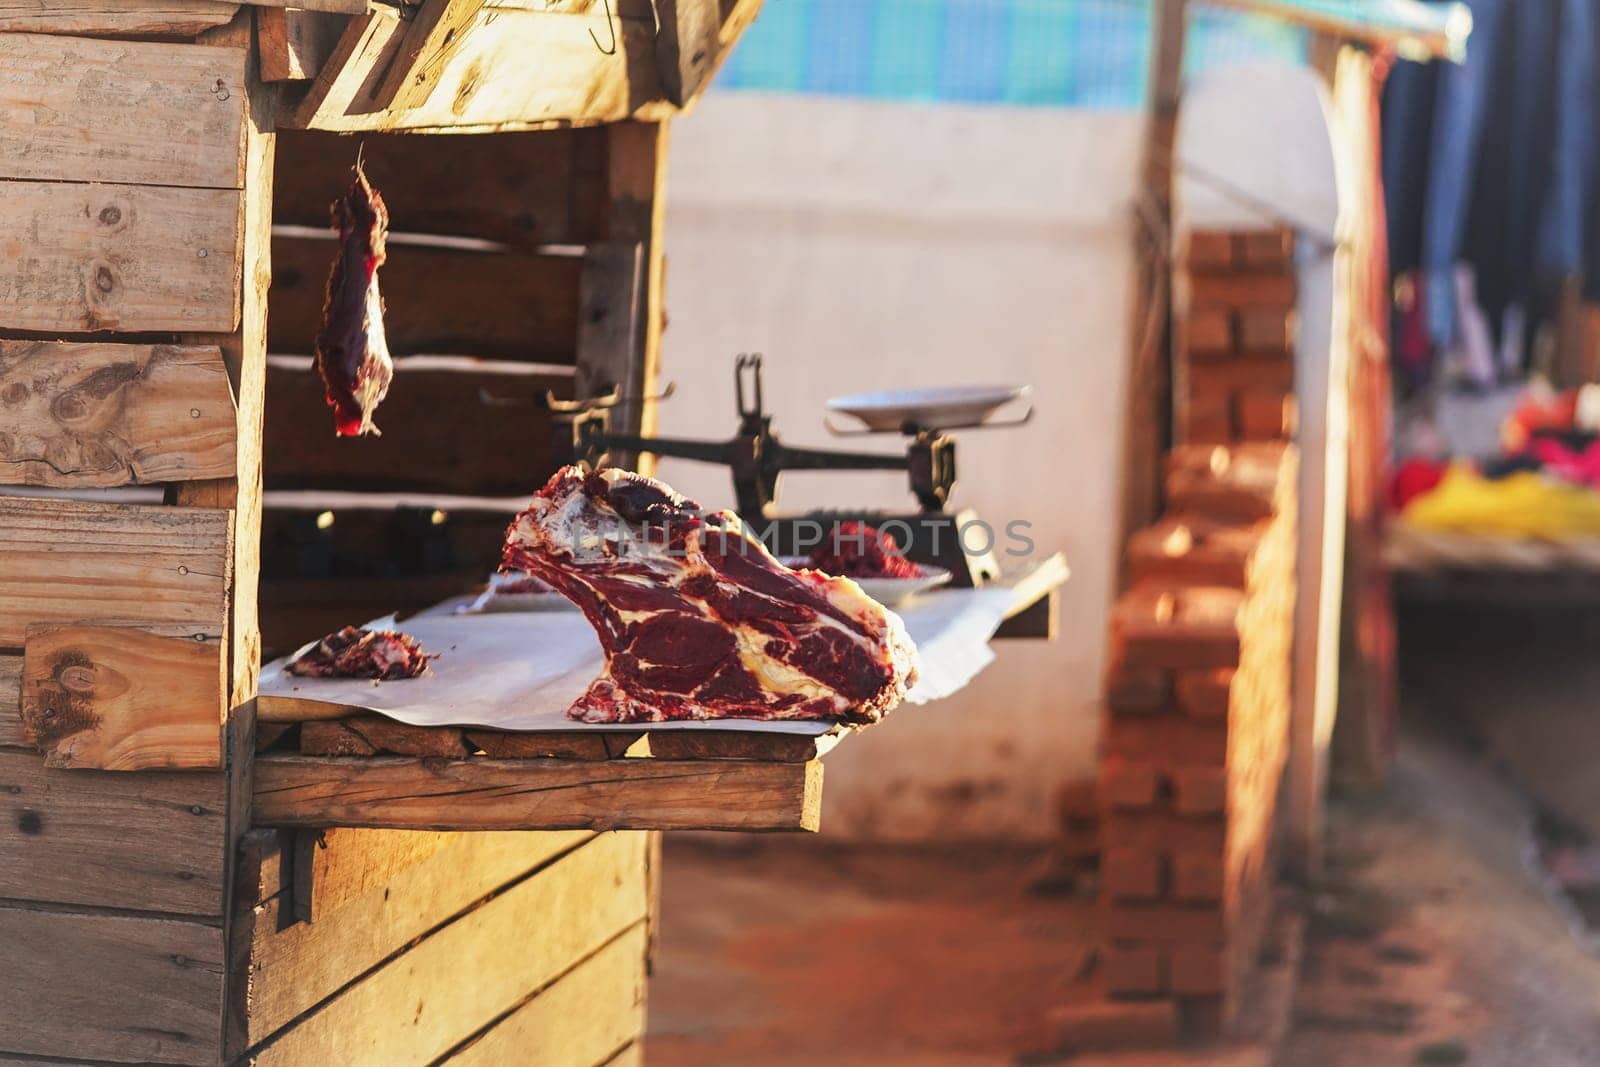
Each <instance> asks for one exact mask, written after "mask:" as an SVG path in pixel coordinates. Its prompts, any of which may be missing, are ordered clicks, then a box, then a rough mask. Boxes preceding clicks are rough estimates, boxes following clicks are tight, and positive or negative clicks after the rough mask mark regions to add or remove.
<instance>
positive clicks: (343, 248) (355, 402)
mask: <svg viewBox="0 0 1600 1067" xmlns="http://www.w3.org/2000/svg"><path fill="white" fill-rule="evenodd" d="M332 212H333V228H334V229H335V230H337V231H338V233H339V255H338V258H336V259H335V260H334V261H333V269H332V271H330V272H329V274H328V295H327V299H326V300H325V301H324V303H323V306H322V326H321V328H320V329H318V330H317V371H318V373H320V374H321V375H322V384H323V386H324V387H325V388H326V389H327V392H328V406H329V407H331V408H333V418H334V432H335V433H337V434H338V435H339V436H340V437H355V436H358V435H360V434H367V433H370V434H377V433H378V428H377V427H376V426H374V425H373V424H372V413H373V411H374V410H376V408H377V406H378V404H379V402H380V401H382V400H383V398H384V396H385V394H387V393H388V392H389V382H390V380H391V379H393V378H394V362H393V361H392V360H391V359H390V358H389V341H388V338H387V337H386V336H385V335H384V332H383V297H382V295H380V294H379V292H378V268H379V267H381V266H383V261H384V259H385V258H386V257H387V251H386V248H385V245H386V242H387V241H388V237H389V210H388V208H386V207H384V204H383V197H381V196H379V195H378V191H377V190H376V189H374V188H373V187H372V186H371V185H370V184H368V182H367V175H366V172H364V171H363V170H362V169H361V164H360V163H359V162H357V163H356V168H355V178H354V180H352V181H351V183H350V188H349V190H348V191H346V193H345V194H344V195H343V196H341V197H340V198H339V199H338V200H335V201H334V202H333V208H332Z"/></svg>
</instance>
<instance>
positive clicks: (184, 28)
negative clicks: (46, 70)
mask: <svg viewBox="0 0 1600 1067" xmlns="http://www.w3.org/2000/svg"><path fill="white" fill-rule="evenodd" d="M238 7H239V5H238V4H236V3H232V2H223V0H48V2H41V0H0V32H4V33H60V34H67V35H69V36H74V37H94V36H96V35H99V34H115V35H118V36H127V37H135V36H138V37H144V36H150V37H193V36H195V35H196V34H198V33H201V32H203V31H205V30H208V29H211V28H212V27H213V26H221V25H223V24H225V23H226V22H227V21H228V20H229V19H231V18H233V13H234V12H235V11H237V10H238Z"/></svg>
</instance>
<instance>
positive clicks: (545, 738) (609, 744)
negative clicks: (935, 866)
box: [267, 697, 838, 763]
mask: <svg viewBox="0 0 1600 1067" xmlns="http://www.w3.org/2000/svg"><path fill="white" fill-rule="evenodd" d="M301 706H302V707H304V708H305V709H307V710H313V709H318V708H325V707H326V705H316V704H313V703H310V702H306V703H305V704H303V705H301ZM267 709H268V711H267V713H268V714H269V715H272V716H273V717H274V718H277V717H279V716H283V715H287V714H292V711H293V709H291V708H289V707H285V706H280V705H279V704H278V703H277V698H275V697H273V698H267ZM837 741H838V736H837V735H835V734H823V735H821V736H820V737H806V736H802V735H799V734H780V733H765V732H759V733H758V732H755V731H739V730H651V731H640V730H617V731H592V730H591V731H582V732H575V733H546V732H542V731H541V732H533V733H517V732H514V731H503V730H487V729H473V728H471V727H458V726H412V725H410V724H408V723H403V722H398V721H396V720H394V719H390V718H387V717H385V716H382V715H356V716H352V717H350V718H340V719H324V720H313V721H309V722H305V723H303V724H302V727H301V730H300V754H301V755H303V756H442V757H447V758H452V759H455V758H460V757H462V756H470V755H472V754H473V753H475V752H482V753H483V754H484V755H485V756H490V757H493V758H495V759H578V760H605V759H622V758H624V757H633V758H654V759H668V760H755V761H760V762H767V763H806V762H808V761H810V760H813V759H817V758H818V757H820V756H822V755H824V754H825V753H827V752H828V751H830V750H831V749H832V748H833V746H834V745H835V744H836V743H837Z"/></svg>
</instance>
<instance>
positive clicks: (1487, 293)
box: [1465, 0, 1565, 371]
mask: <svg viewBox="0 0 1600 1067" xmlns="http://www.w3.org/2000/svg"><path fill="white" fill-rule="evenodd" d="M1564 2H1565V0H1517V2H1515V3H1513V4H1512V5H1511V6H1510V7H1509V8H1507V10H1506V14H1505V24H1504V28H1503V31H1502V33H1501V35H1500V37H1501V42H1500V49H1499V56H1498V60H1497V63H1496V67H1495V70H1494V73H1493V76H1492V77H1493V90H1492V91H1491V92H1490V94H1489V100H1488V102H1487V103H1486V105H1485V115H1484V122H1483V134H1482V138H1483V140H1482V143H1481V145H1480V146H1479V150H1478V167H1477V171H1476V173H1475V175H1474V178H1473V194H1472V215H1471V220H1470V221H1469V222H1468V224H1467V246H1466V250H1465V256H1466V258H1467V259H1468V260H1469V261H1470V262H1471V263H1472V265H1473V267H1474V268H1475V270H1476V272H1477V276H1478V303H1479V304H1480V305H1481V306H1482V308H1483V310H1484V313H1485V314H1486V315H1487V316H1488V318H1489V321H1490V323H1491V324H1493V325H1494V326H1495V327H1496V333H1498V334H1500V335H1501V337H1502V338H1503V337H1504V333H1505V332H1506V331H1507V330H1517V331H1518V332H1519V333H1520V332H1521V331H1520V330H1519V328H1518V326H1517V323H1518V322H1519V321H1521V322H1525V321H1526V314H1525V313H1519V314H1512V315H1510V316H1507V311H1508V309H1512V308H1522V309H1523V312H1526V310H1527V309H1528V308H1529V305H1530V303H1531V301H1532V298H1533V296H1534V292H1535V290H1534V284H1535V281H1536V279H1535V277H1534V248H1535V245H1536V243H1537V239H1538V234H1539V225H1540V221H1541V218H1542V212H1541V210H1540V209H1541V207H1542V206H1543V203H1544V198H1545V194H1546V192H1547V191H1548V189H1549V186H1550V171H1551V157H1552V155H1553V154H1554V147H1553V143H1554V140H1555V122H1556V120H1555V113H1556V80H1557V79H1556V72H1557V69H1558V64H1557V62H1556V56H1557V51H1558V44H1557V40H1558V36H1557V31H1558V28H1559V25H1560V19H1559V18H1558V17H1557V16H1558V13H1559V11H1560V8H1561V5H1562V4H1563V3H1564ZM1502 343H1503V341H1502ZM1516 347H1520V346H1513V348H1516ZM1505 369H1506V370H1508V371H1509V370H1513V369H1516V368H1505Z"/></svg>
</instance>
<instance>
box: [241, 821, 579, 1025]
mask: <svg viewBox="0 0 1600 1067" xmlns="http://www.w3.org/2000/svg"><path fill="white" fill-rule="evenodd" d="M439 836H441V837H442V839H443V844H442V845H441V846H440V847H439V848H438V849H437V850H436V851H435V852H433V853H432V854H431V855H429V856H427V857H426V858H422V859H419V860H418V861H417V862H415V863H413V864H411V865H410V866H397V865H396V864H395V863H394V860H395V858H396V856H397V855H398V856H403V857H409V856H412V855H414V852H415V848H414V843H408V842H407V839H405V838H397V837H396V835H394V834H392V833H391V832H389V831H376V830H338V831H330V832H329V833H328V835H327V845H328V852H329V853H330V854H335V853H337V854H339V855H338V856H337V857H335V858H333V859H331V860H330V861H329V863H330V870H334V869H336V870H340V871H342V872H343V873H342V874H341V875H340V876H339V877H337V878H333V877H331V876H330V877H326V878H324V879H322V880H319V881H318V882H317V883H316V884H315V885H314V886H313V889H312V894H313V896H312V899H313V905H312V906H313V907H316V904H315V900H316V897H317V895H318V894H325V895H327V896H328V897H330V898H337V897H341V896H347V895H348V894H349V893H350V892H353V890H354V888H355V886H356V885H357V884H358V883H359V882H361V881H363V880H367V879H368V874H363V873H362V872H369V874H370V875H371V876H372V879H371V880H372V885H371V888H370V890H369V891H367V892H365V893H363V894H361V895H359V896H355V897H353V898H351V899H346V900H345V901H344V902H343V903H342V905H341V906H340V907H339V909H338V914H337V918H336V920H334V921H329V922H309V923H307V922H300V923H293V922H291V921H290V920H291V917H292V909H291V907H290V904H289V902H287V901H285V900H284V899H283V897H282V896H281V895H280V896H279V897H277V898H275V899H268V900H263V901H262V902H261V904H260V906H259V907H257V908H256V909H254V910H253V911H251V912H247V913H245V914H243V915H242V916H241V917H240V918H239V919H238V920H236V921H235V929H234V944H235V946H236V947H237V950H238V951H240V952H241V953H242V954H244V955H247V957H248V959H247V961H246V964H247V966H248V969H249V972H250V973H251V975H252V980H251V982H250V983H249V987H248V990H247V989H246V988H244V987H240V988H239V989H238V990H237V991H236V992H237V994H238V996H239V997H240V998H241V999H242V998H244V997H245V996H246V995H248V998H249V1003H248V1008H249V1029H248V1032H247V1033H246V1034H245V1035H244V1041H243V1044H245V1045H252V1046H253V1045H256V1044H259V1043H260V1042H262V1041H263V1040H265V1039H266V1038H267V1037H269V1036H271V1035H272V1034H273V1033H275V1032H277V1031H278V1030H279V1029H281V1028H282V1027H283V1026H285V1025H286V1024H288V1023H289V1022H290V1021H291V1020H293V1019H294V1018H296V1017H297V1016H300V1015H301V1014H303V1013H306V1012H308V1011H310V1010H311V1009H312V1008H314V1007H316V1005H318V1004H319V1003H322V1002H323V1001H324V1000H326V999H328V998H329V997H331V996H333V995H334V994H335V993H337V992H338V991H339V990H340V989H343V988H344V987H345V986H347V985H349V984H350V982H352V981H353V980H354V979H356V978H357V977H358V976H360V975H362V974H365V973H366V972H367V971H369V970H371V969H372V968H374V967H376V966H377V965H378V964H379V963H381V962H382V961H383V960H385V959H388V958H389V957H390V956H393V955H394V954H396V953H398V952H400V951H401V950H402V949H404V948H405V947H406V946H407V945H409V944H411V943H412V942H414V941H415V940H416V939H417V938H419V937H421V936H422V935H423V934H425V933H427V932H428V931H429V930H433V929H435V928H437V927H439V926H441V925H443V924H444V923H446V922H447V921H448V920H449V919H450V918H451V917H452V916H455V915H458V914H462V913H464V912H467V911H468V910H469V909H470V908H472V906H473V905H474V904H476V903H478V902H479V901H482V900H484V899H485V898H486V897H488V896H490V895H491V894H494V893H497V892H499V891H501V890H503V889H505V888H507V887H508V886H510V885H511V884H512V883H515V882H517V881H518V880H519V879H521V878H522V877H523V876H524V875H526V874H527V873H528V872H529V871H532V870H534V869H536V868H538V867H539V866H541V865H542V864H545V863H548V862H549V861H550V860H552V859H554V858H555V857H556V856H559V855H561V854H562V853H564V852H567V851H569V850H571V849H573V848H575V847H577V846H578V845H580V844H582V843H583V842H584V841H586V840H588V839H589V837H590V835H588V834H585V833H580V832H573V833H552V834H517V833H491V834H447V835H439ZM530 929H532V927H530ZM526 934H527V931H519V932H518V933H517V935H516V937H517V940H518V941H519V942H520V941H521V940H522V939H523V938H525V937H526ZM428 985H429V987H430V988H431V986H432V982H431V981H430V982H429V983H428ZM408 1007H409V1005H408ZM408 1014H409V1013H408ZM459 1036H466V1035H465V1034H462V1035H459Z"/></svg>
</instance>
